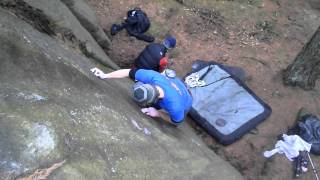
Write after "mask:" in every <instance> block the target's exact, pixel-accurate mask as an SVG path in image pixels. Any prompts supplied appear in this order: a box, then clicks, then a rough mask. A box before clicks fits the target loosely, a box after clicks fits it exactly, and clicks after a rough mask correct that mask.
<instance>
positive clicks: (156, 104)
mask: <svg viewBox="0 0 320 180" xmlns="http://www.w3.org/2000/svg"><path fill="white" fill-rule="evenodd" d="M91 72H93V73H94V75H95V76H97V77H99V78H101V79H111V78H124V77H130V78H131V79H133V80H136V81H137V83H135V84H134V86H133V90H132V95H133V99H134V100H135V101H136V102H137V103H138V104H139V105H140V106H142V107H143V108H142V109H141V111H142V112H143V113H144V114H146V115H148V116H151V117H160V118H161V119H163V120H164V121H166V122H169V123H172V124H175V125H177V124H179V123H181V122H182V121H183V120H184V118H185V116H186V114H187V112H188V111H189V110H190V108H191V105H192V97H191V95H190V94H189V91H188V89H187V88H186V86H185V85H184V83H183V82H182V81H181V80H180V79H178V78H176V77H171V78H170V77H167V76H165V75H162V74H160V73H159V72H156V71H153V70H145V69H121V70H117V71H113V72H111V73H107V74H105V73H104V72H102V71H101V70H99V69H97V68H93V69H91Z"/></svg>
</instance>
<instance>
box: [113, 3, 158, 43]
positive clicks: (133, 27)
mask: <svg viewBox="0 0 320 180" xmlns="http://www.w3.org/2000/svg"><path fill="white" fill-rule="evenodd" d="M124 28H125V29H126V30H127V32H128V34H129V35H130V36H134V37H136V38H137V39H139V40H143V41H146V42H153V41H154V37H152V36H148V35H145V34H143V33H145V32H146V31H148V29H149V28H150V21H149V18H148V16H147V14H146V13H145V12H143V11H142V10H141V9H140V8H134V9H133V10H130V11H128V12H127V18H126V19H125V21H124V22H123V23H122V24H120V25H118V24H113V25H112V27H111V35H115V34H116V33H117V32H119V31H121V30H122V29H124Z"/></svg>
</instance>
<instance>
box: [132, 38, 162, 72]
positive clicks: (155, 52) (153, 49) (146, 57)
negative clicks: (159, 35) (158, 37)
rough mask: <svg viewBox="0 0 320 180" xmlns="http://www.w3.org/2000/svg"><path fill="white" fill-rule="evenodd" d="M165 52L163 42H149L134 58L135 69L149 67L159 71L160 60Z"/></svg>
mask: <svg viewBox="0 0 320 180" xmlns="http://www.w3.org/2000/svg"><path fill="white" fill-rule="evenodd" d="M166 52H167V49H166V47H165V46H164V45H163V44H159V43H151V44H149V45H147V46H146V47H145V48H144V50H143V51H142V52H141V53H140V54H139V56H138V57H137V58H136V59H135V62H134V65H135V68H137V69H151V70H154V71H158V72H159V71H160V60H161V59H162V58H163V57H165V55H166Z"/></svg>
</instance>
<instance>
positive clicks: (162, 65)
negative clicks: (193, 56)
mask: <svg viewBox="0 0 320 180" xmlns="http://www.w3.org/2000/svg"><path fill="white" fill-rule="evenodd" d="M167 65H168V58H167V57H166V56H165V57H163V58H161V59H160V62H159V71H160V72H162V71H163V70H165V69H166V67H167Z"/></svg>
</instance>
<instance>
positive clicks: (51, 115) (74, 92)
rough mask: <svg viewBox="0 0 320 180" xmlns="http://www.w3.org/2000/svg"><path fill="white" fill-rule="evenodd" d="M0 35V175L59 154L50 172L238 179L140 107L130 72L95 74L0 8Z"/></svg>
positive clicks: (187, 134)
mask: <svg viewBox="0 0 320 180" xmlns="http://www.w3.org/2000/svg"><path fill="white" fill-rule="evenodd" d="M39 2H40V1H39ZM45 2H46V3H47V4H48V5H50V7H51V8H54V4H51V3H54V2H55V3H57V2H56V1H53V0H52V1H51V0H50V1H45ZM59 7H60V6H59ZM43 9H44V8H43ZM55 12H56V13H57V14H59V12H60V10H55ZM60 15H61V14H60ZM61 16H62V15H61ZM57 23H58V22H57ZM65 23H67V22H65ZM70 24H71V23H70ZM0 42H1V48H0V177H1V179H15V178H22V177H27V176H29V175H30V174H33V173H34V172H35V171H36V170H37V169H43V168H48V167H51V166H52V165H53V164H55V163H57V162H61V161H63V160H66V163H64V164H63V165H62V166H61V167H60V168H58V169H56V170H54V172H53V173H51V174H50V176H49V178H50V179H56V180H61V179H68V180H69V179H71V180H72V179H77V180H78V179H128V180H129V179H130V180H132V179H164V180H170V179H224V180H229V179H230V180H231V179H237V180H238V179H242V177H241V175H240V174H239V173H238V171H236V170H235V169H234V168H233V167H231V166H230V165H229V164H228V163H227V162H225V161H223V160H222V159H220V158H219V157H218V156H217V155H215V154H214V153H213V152H212V151H211V150H210V149H208V148H207V147H206V146H205V145H204V144H203V142H202V141H201V140H200V139H198V137H197V136H196V135H195V134H194V131H193V130H192V129H190V127H189V126H188V125H187V124H183V125H182V126H180V127H178V128H175V127H171V126H168V125H166V124H163V123H161V122H158V121H156V120H153V119H150V118H147V117H146V116H144V115H143V114H142V113H140V111H139V107H137V106H136V104H135V103H134V102H133V101H132V99H131V97H130V86H131V84H132V82H131V81H130V80H129V79H122V80H108V81H102V80H99V79H97V78H96V77H94V76H92V75H91V73H90V72H89V69H90V68H92V67H94V66H95V64H94V63H93V62H92V61H90V60H89V59H88V58H86V57H85V56H82V55H81V54H79V53H75V52H73V50H72V49H70V48H69V47H68V46H66V45H64V44H62V42H61V40H57V39H54V38H52V37H50V36H48V35H47V34H45V33H41V32H39V31H37V30H36V29H34V28H33V27H32V26H31V25H29V24H27V23H26V22H25V21H22V20H21V19H19V18H18V17H17V16H14V15H13V14H12V13H11V12H9V11H8V10H4V9H1V8H0Z"/></svg>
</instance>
